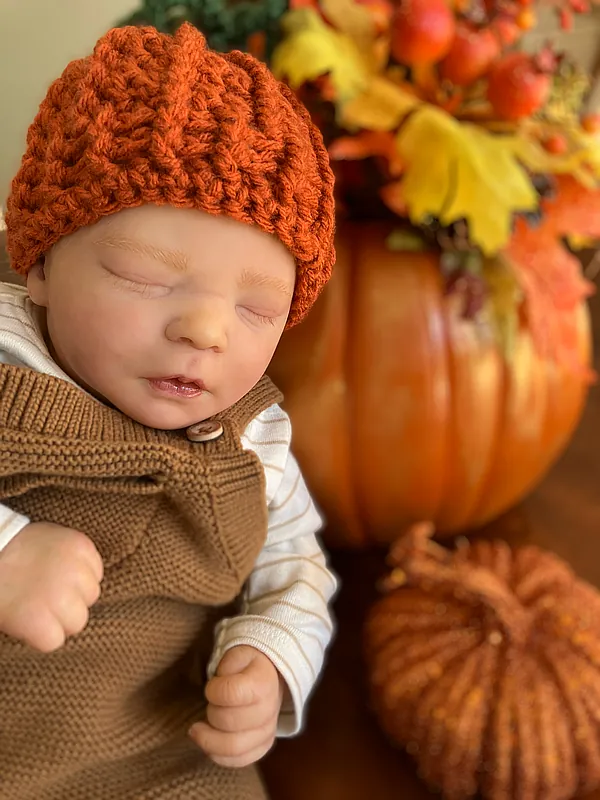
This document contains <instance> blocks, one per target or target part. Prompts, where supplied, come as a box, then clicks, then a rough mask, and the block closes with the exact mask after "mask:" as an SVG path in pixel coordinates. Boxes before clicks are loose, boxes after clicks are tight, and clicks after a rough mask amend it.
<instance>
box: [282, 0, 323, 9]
mask: <svg viewBox="0 0 600 800" xmlns="http://www.w3.org/2000/svg"><path fill="white" fill-rule="evenodd" d="M297 8H316V9H318V8H319V0H290V2H289V9H290V11H295V10H296V9H297Z"/></svg>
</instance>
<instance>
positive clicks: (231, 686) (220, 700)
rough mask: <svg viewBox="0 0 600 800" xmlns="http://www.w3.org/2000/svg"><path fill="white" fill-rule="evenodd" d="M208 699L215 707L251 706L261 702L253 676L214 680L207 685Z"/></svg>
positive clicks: (224, 677)
mask: <svg viewBox="0 0 600 800" xmlns="http://www.w3.org/2000/svg"><path fill="white" fill-rule="evenodd" d="M205 695H206V699H207V701H208V702H209V703H212V704H213V705H215V706H225V707H237V706H249V705H252V703H256V702H257V700H259V699H260V698H259V696H258V692H257V691H256V681H255V680H254V679H253V678H252V676H251V675H248V674H247V673H245V672H240V673H238V674H237V675H223V676H217V677H215V678H212V679H211V680H210V681H209V682H208V684H207V685H206V691H205Z"/></svg>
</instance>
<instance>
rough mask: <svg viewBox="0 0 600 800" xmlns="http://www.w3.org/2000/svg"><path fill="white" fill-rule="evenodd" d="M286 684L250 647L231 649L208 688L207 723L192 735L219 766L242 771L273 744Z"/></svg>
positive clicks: (193, 730)
mask: <svg viewBox="0 0 600 800" xmlns="http://www.w3.org/2000/svg"><path fill="white" fill-rule="evenodd" d="M283 687H284V683H283V680H282V678H281V676H280V675H279V673H278V672H277V670H276V669H275V667H274V666H273V664H272V662H271V661H270V660H269V659H268V658H267V657H266V656H265V655H263V654H262V653H261V652H260V651H258V650H255V649H254V648H253V647H247V646H245V645H241V646H239V647H232V648H231V650H228V651H227V653H225V655H224V656H223V659H222V661H221V663H220V664H219V667H218V669H217V674H216V676H215V677H214V678H213V679H212V680H210V681H209V682H208V685H207V686H206V699H207V700H208V709H207V720H208V722H198V723H196V724H195V725H193V726H192V728H191V730H190V736H191V737H192V739H193V740H194V741H195V742H196V744H197V745H198V747H200V748H201V749H202V750H204V752H205V753H206V754H207V755H208V756H209V757H210V758H211V759H212V760H213V761H214V762H215V763H217V764H221V766H224V767H245V766H247V765H248V764H252V763H254V762H255V761H258V760H259V759H260V758H262V757H263V756H264V755H265V753H267V752H268V751H269V750H270V749H271V747H272V745H273V742H274V740H275V731H276V728H277V719H278V717H279V711H280V709H281V702H282V700H283Z"/></svg>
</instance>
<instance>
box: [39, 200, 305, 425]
mask: <svg viewBox="0 0 600 800" xmlns="http://www.w3.org/2000/svg"><path fill="white" fill-rule="evenodd" d="M294 281H295V264H294V259H293V257H292V255H291V254H290V253H289V251H288V250H287V249H286V248H285V247H284V245H283V244H281V242H280V241H279V240H278V239H276V238H275V237H272V236H269V235H267V234H266V233H263V232H262V231H261V230H259V229H258V228H255V227H251V226H249V225H244V224H242V223H240V222H236V221H234V220H231V219H229V218H227V217H213V216H210V215H208V214H204V213H202V212H200V211H194V210H190V209H176V208H171V207H167V206H161V207H158V206H143V207H140V208H135V209H128V210H125V211H120V212H118V213H117V214H114V215H112V216H110V217H105V218H104V219H102V220H101V221H100V222H98V223H97V224H96V225H93V226H90V227H88V228H83V229H81V230H79V231H77V232H76V233H74V234H73V235H71V236H68V237H65V238H64V239H63V240H61V241H60V242H59V243H58V244H57V245H56V246H55V247H54V248H53V249H52V250H51V251H50V253H49V254H48V256H47V258H46V260H45V263H44V265H41V264H40V265H37V266H36V267H34V269H33V270H32V272H31V273H30V275H29V278H28V288H29V293H30V295H31V298H32V300H33V302H34V303H36V304H37V305H40V306H44V307H45V308H46V319H47V326H48V337H49V340H50V345H51V348H52V351H53V355H54V357H55V358H56V360H57V362H58V364H59V365H60V366H61V367H62V368H63V370H64V371H65V372H66V373H67V374H68V375H70V376H71V377H72V378H73V379H74V380H75V381H77V383H79V384H80V385H81V386H83V387H84V388H86V389H88V390H89V391H91V392H92V393H93V394H95V395H96V396H98V397H100V398H102V399H104V400H106V401H108V402H109V403H111V404H112V405H114V406H115V407H116V408H118V409H120V410H121V411H122V412H123V413H125V414H127V415H128V416H129V417H131V418H133V419H135V420H137V421H138V422H141V423H143V424H144V425H148V426H150V427H153V428H162V429H166V430H170V429H175V428H183V427H186V426H188V425H191V424H192V423H194V422H198V421H201V420H203V419H206V418H207V417H210V416H212V415H213V414H218V413H219V412H220V411H223V409H225V408H227V407H229V406H231V405H232V404H233V403H235V402H236V401H237V400H239V399H240V398H241V397H243V395H245V394H246V393H247V392H248V391H249V390H250V389H251V388H252V387H253V386H254V384H255V383H256V382H257V381H258V380H259V379H260V377H261V376H262V375H263V373H264V371H265V369H266V367H267V365H268V363H269V361H270V360H271V357H272V355H273V352H274V350H275V347H276V346H277V343H278V341H279V339H280V337H281V334H282V333H283V330H284V327H285V323H286V319H287V316H288V312H289V309H290V304H291V300H292V295H293V291H294Z"/></svg>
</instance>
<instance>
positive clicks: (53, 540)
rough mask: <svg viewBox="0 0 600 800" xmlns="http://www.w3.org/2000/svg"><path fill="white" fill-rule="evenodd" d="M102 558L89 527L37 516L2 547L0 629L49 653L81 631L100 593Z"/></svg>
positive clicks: (0, 563) (0, 561) (0, 557)
mask: <svg viewBox="0 0 600 800" xmlns="http://www.w3.org/2000/svg"><path fill="white" fill-rule="evenodd" d="M102 576H103V566H102V559H101V558H100V555H99V553H98V551H97V550H96V548H95V546H94V544H93V542H92V541H91V539H89V538H88V537H87V536H85V535H84V534H83V533H80V532H79V531H74V530H71V528H63V527H62V526H60V525H52V524H50V523H46V522H36V523H31V524H29V525H26V526H25V527H24V528H23V530H22V531H20V533H18V534H17V535H16V536H15V538H14V539H12V541H11V542H9V544H7V545H6V547H5V548H4V550H2V552H1V553H0V631H1V632H2V633H5V634H7V635H8V636H12V637H13V638H15V639H19V640H20V641H22V642H25V643H26V644H28V645H30V646H31V647H33V648H35V649H36V650H41V651H42V652H44V653H49V652H51V651H53V650H56V649H58V648H59V647H62V645H63V644H64V643H65V639H66V638H67V637H68V636H74V635H75V634H77V633H80V632H81V631H82V630H83V629H84V628H85V626H86V625H87V622H88V617H89V608H90V606H92V605H93V604H94V603H95V602H96V601H97V600H98V597H99V596H100V584H101V582H102Z"/></svg>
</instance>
